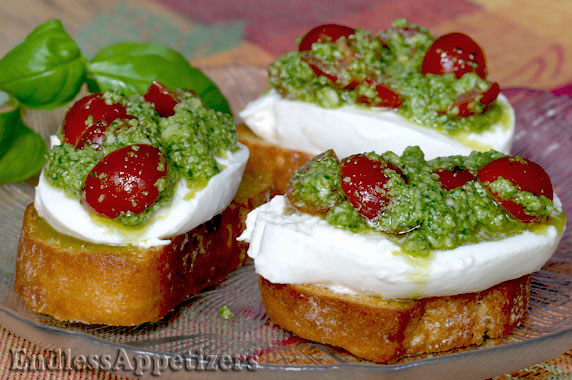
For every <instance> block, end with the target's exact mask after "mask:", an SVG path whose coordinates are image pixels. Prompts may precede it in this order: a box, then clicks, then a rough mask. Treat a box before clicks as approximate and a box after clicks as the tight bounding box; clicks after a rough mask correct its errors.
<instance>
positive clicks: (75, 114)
mask: <svg viewBox="0 0 572 380" xmlns="http://www.w3.org/2000/svg"><path fill="white" fill-rule="evenodd" d="M90 116H91V123H88V119H89V117H90ZM127 117H128V115H127V111H126V110H125V107H124V106H123V105H122V104H119V103H115V104H111V105H109V104H107V103H105V99H103V95H102V94H91V95H88V96H85V97H83V98H81V99H80V100H78V101H77V102H76V103H75V104H74V105H73V106H72V107H71V108H70V110H69V111H68V113H67V114H66V117H65V119H64V125H63V132H64V142H67V143H69V144H72V145H73V146H77V143H78V141H79V140H80V138H81V135H83V133H84V132H85V131H86V130H87V129H88V128H89V127H90V126H91V125H92V124H94V123H97V122H99V121H102V120H103V121H105V122H106V123H107V124H108V125H109V124H111V122H112V121H113V120H115V119H123V118H127ZM131 117H132V116H131ZM86 123H87V124H86Z"/></svg>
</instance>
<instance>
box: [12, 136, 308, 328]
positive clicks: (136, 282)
mask: <svg viewBox="0 0 572 380" xmlns="http://www.w3.org/2000/svg"><path fill="white" fill-rule="evenodd" d="M239 138H240V141H241V142H242V143H243V144H245V145H247V146H248V148H249V149H250V155H251V157H250V159H249V161H248V164H247V167H246V170H245V174H244V177H243V180H242V182H241V185H240V188H239V190H238V193H237V195H236V197H235V199H234V200H233V202H232V203H231V205H230V206H229V207H228V208H227V209H226V210H225V211H224V212H223V213H222V214H221V215H218V216H216V217H214V218H213V219H212V220H211V221H209V222H207V223H205V224H203V225H201V226H199V227H197V228H195V229H194V230H192V231H190V232H188V233H186V234H183V235H179V236H176V237H174V238H173V239H172V241H171V243H170V244H169V245H167V246H163V247H153V248H147V249H145V248H137V247H111V246H106V245H96V244H89V243H86V242H83V241H80V240H77V239H73V238H70V237H68V236H65V235H63V234H60V233H58V232H57V231H55V230H54V229H53V228H52V227H50V226H49V225H48V224H47V222H46V221H45V220H43V219H42V218H40V217H39V216H38V214H37V212H36V210H35V209H34V207H33V205H30V206H28V208H27V210H26V212H25V216H24V220H23V226H22V234H21V236H20V244H19V249H18V257H17V262H16V274H15V283H14V287H15V290H16V292H17V294H18V295H19V296H20V297H21V298H22V299H23V300H24V301H25V302H26V304H27V305H28V306H29V307H30V308H31V309H32V310H34V311H37V312H40V313H45V314H49V315H52V316H54V317H55V318H56V319H59V320H64V321H79V322H84V323H93V324H108V325H121V326H128V325H137V324H141V323H144V322H150V321H157V320H159V319H161V318H162V317H163V316H165V315H166V314H167V313H168V312H169V311H170V310H172V309H173V308H174V307H175V306H177V305H178V304H179V303H181V302H182V301H183V300H184V299H185V298H187V297H188V296H189V295H191V294H196V293H198V292H200V291H201V290H202V289H204V288H205V287H207V286H210V285H213V284H215V283H217V282H219V281H221V280H223V279H224V278H225V277H226V276H227V275H228V274H229V273H230V272H231V271H233V270H235V269H236V268H237V267H238V266H239V265H241V264H242V263H244V262H245V261H246V258H247V255H246V249H247V244H245V243H241V242H237V241H236V237H238V236H239V235H240V234H241V233H242V231H243V230H244V221H245V219H246V215H247V214H248V212H249V211H251V210H252V209H253V208H255V207H257V206H259V205H261V204H262V203H264V202H266V201H268V200H269V199H270V197H271V196H273V195H274V194H277V193H280V192H282V191H283V190H284V187H285V185H286V182H287V181H288V179H289V178H290V176H291V174H292V173H293V172H294V170H296V168H297V167H298V166H300V165H301V164H303V163H304V162H305V161H306V160H307V159H308V155H305V154H303V153H300V152H296V151H291V150H285V149H282V148H278V147H275V146H273V145H270V144H268V143H266V142H264V141H263V140H260V139H259V138H258V137H256V136H255V135H254V134H252V132H250V131H249V130H248V129H247V128H246V127H244V126H242V127H240V128H239Z"/></svg>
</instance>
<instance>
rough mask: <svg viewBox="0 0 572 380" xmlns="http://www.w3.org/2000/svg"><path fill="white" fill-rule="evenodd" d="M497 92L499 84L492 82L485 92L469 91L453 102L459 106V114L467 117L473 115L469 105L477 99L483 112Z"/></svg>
mask: <svg viewBox="0 0 572 380" xmlns="http://www.w3.org/2000/svg"><path fill="white" fill-rule="evenodd" d="M499 93H500V87H499V84H498V83H497V82H494V83H493V84H491V86H490V87H489V88H488V89H487V90H486V91H485V92H478V91H477V92H471V93H469V94H467V95H466V96H464V97H460V98H459V99H457V102H455V103H456V104H457V105H458V106H459V116H461V117H467V116H471V115H473V114H474V113H475V112H474V111H473V110H472V109H471V108H470V105H471V103H473V102H475V101H477V99H478V100H479V103H481V104H482V105H484V107H483V111H482V112H485V111H486V110H487V109H488V108H489V107H490V105H491V103H492V102H493V101H494V100H495V99H496V98H497V97H498V96H499Z"/></svg>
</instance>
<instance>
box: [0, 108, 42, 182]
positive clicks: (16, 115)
mask: <svg viewBox="0 0 572 380" xmlns="http://www.w3.org/2000/svg"><path fill="white" fill-rule="evenodd" d="M8 106H9V108H11V110H9V111H5V112H0V182H17V181H23V180H25V179H26V178H28V177H31V176H33V175H34V174H36V173H37V172H38V170H40V169H41V167H42V165H43V164H44V161H45V159H46V155H47V154H48V148H47V146H46V142H45V141H44V139H43V138H42V137H41V136H40V135H39V134H37V133H36V132H34V131H32V130H31V129H30V128H29V127H28V126H27V125H26V124H24V121H23V120H22V116H21V107H20V106H19V105H18V104H17V103H16V102H15V101H12V102H9V103H8Z"/></svg>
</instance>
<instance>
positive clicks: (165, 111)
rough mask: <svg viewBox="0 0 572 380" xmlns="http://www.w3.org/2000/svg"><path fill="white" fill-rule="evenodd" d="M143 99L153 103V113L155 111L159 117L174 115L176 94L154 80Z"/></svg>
mask: <svg viewBox="0 0 572 380" xmlns="http://www.w3.org/2000/svg"><path fill="white" fill-rule="evenodd" d="M143 97H144V98H145V100H146V101H148V102H149V103H153V105H154V106H155V111H157V113H158V114H159V115H160V116H161V117H169V116H173V115H174V114H175V106H176V105H177V104H178V103H179V101H178V100H177V94H175V93H174V92H173V91H171V90H169V89H168V88H167V86H165V85H164V84H163V83H161V82H158V81H156V80H155V81H153V83H151V85H150V86H149V89H148V90H147V93H146V94H145V95H144V96H143Z"/></svg>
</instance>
